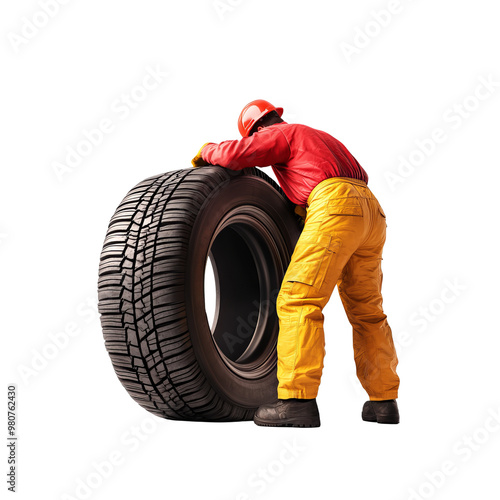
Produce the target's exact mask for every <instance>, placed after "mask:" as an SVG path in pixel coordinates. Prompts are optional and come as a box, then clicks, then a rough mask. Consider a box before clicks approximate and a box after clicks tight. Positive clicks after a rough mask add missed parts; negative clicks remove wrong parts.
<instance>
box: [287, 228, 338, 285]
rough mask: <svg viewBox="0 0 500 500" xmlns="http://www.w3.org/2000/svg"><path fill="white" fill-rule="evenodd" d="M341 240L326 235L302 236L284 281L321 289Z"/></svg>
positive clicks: (312, 234)
mask: <svg viewBox="0 0 500 500" xmlns="http://www.w3.org/2000/svg"><path fill="white" fill-rule="evenodd" d="M299 245H300V246H299ZM340 245H341V242H340V240H338V239H336V238H333V237H332V236H331V235H330V234H326V233H319V234H318V233H311V234H310V235H309V234H306V235H304V234H303V235H302V236H301V237H300V239H299V242H298V243H297V249H296V250H297V251H296V252H295V255H294V256H293V257H292V262H291V264H290V266H289V268H288V270H287V272H286V275H285V278H284V281H286V282H299V283H303V284H305V285H309V286H314V287H315V288H321V286H322V285H323V281H324V279H325V276H326V273H327V272H328V268H329V264H330V262H331V259H332V257H333V255H334V254H335V253H337V252H338V250H339V248H340Z"/></svg>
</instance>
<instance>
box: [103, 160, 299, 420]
mask: <svg viewBox="0 0 500 500" xmlns="http://www.w3.org/2000/svg"><path fill="white" fill-rule="evenodd" d="M293 209H294V206H293V204H292V203H291V202H290V201H289V200H288V199H287V198H286V197H285V195H284V194H283V192H282V190H281V189H280V188H279V186H278V185H277V184H276V183H275V182H274V181H273V180H272V179H270V178H269V177H268V176H267V175H265V174H264V173H263V172H261V171H260V170H258V169H255V168H250V169H245V170H242V171H239V172H233V171H231V170H227V169H224V168H222V167H218V166H210V167H203V168H197V169H192V168H190V169H185V170H177V171H173V172H168V173H165V174H162V175H158V176H155V177H151V178H149V179H146V180H144V181H143V182H141V183H140V184H138V185H137V186H136V187H135V188H133V189H132V190H131V191H130V192H129V193H128V195H127V196H126V197H125V198H124V200H123V201H122V203H121V204H120V205H119V207H118V209H117V210H116V213H115V214H114V216H113V217H112V219H111V222H110V224H109V228H108V232H107V235H106V239H105V242H104V248H103V250H102V254H101V260H100V267H99V285H98V291H99V312H100V314H101V324H102V329H103V333H104V339H105V346H106V348H107V350H108V353H109V355H110V357H111V361H112V364H113V367H114V369H115V371H116V374H117V375H118V378H119V379H120V381H121V383H122V384H123V386H124V387H125V388H126V390H127V391H128V393H129V394H130V395H131V396H132V398H133V399H134V400H135V401H136V402H137V403H139V404H140V405H141V406H142V407H144V408H145V409H147V410H148V411H150V412H152V413H154V414H155V415H158V416H161V417H164V418H168V419H176V420H202V421H235V420H251V419H252V418H253V414H254V411H255V409H256V408H257V407H258V406H259V405H261V404H264V403H267V402H270V401H273V400H274V399H275V398H276V387H277V378H276V340H277V335H278V319H277V315H276V311H275V302H276V295H277V293H278V290H279V288H280V285H281V281H282V279H283V275H284V273H285V271H286V268H287V266H288V263H289V260H290V257H291V254H292V252H293V248H294V247H295V243H296V241H297V239H298V237H299V235H300V231H301V224H300V219H299V218H298V217H297V216H296V215H295V214H294V210H293ZM208 258H210V259H211V262H212V267H213V269H214V275H215V281H216V289H217V304H216V319H215V321H214V325H213V326H212V328H211V327H210V326H209V324H208V320H207V315H206V312H205V295H204V279H205V267H206V263H207V259H208Z"/></svg>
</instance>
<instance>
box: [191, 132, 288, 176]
mask: <svg viewBox="0 0 500 500" xmlns="http://www.w3.org/2000/svg"><path fill="white" fill-rule="evenodd" d="M201 155H202V157H203V159H204V160H205V161H207V162H209V163H211V164H212V165H220V166H221V167H226V168H229V169H231V170H241V169H242V168H246V167H267V166H269V165H274V164H275V163H286V162H287V160H288V158H289V157H290V146H289V144H288V141H287V140H286V137H285V135H284V134H283V132H282V131H281V130H279V129H278V128H275V127H272V126H271V127H266V128H265V129H263V130H261V131H260V132H256V133H255V134H253V135H252V136H250V137H243V139H241V140H239V141H224V142H221V143H220V144H214V143H209V144H207V145H206V146H205V147H204V148H203V150H202V152H201Z"/></svg>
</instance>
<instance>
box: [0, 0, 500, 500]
mask: <svg viewBox="0 0 500 500" xmlns="http://www.w3.org/2000/svg"><path fill="white" fill-rule="evenodd" d="M41 3H42V2H37V1H34V0H22V1H21V0H18V1H16V2H2V7H1V14H0V29H1V34H2V43H1V46H0V54H1V75H2V76H1V79H0V85H1V92H0V99H1V107H0V110H1V111H0V116H1V119H2V130H1V144H2V146H1V150H0V155H1V176H2V177H1V183H0V186H1V196H0V204H1V210H0V235H1V236H0V245H1V246H0V261H1V266H2V268H1V285H0V288H1V297H0V303H1V306H2V309H1V311H2V314H1V318H2V327H1V333H2V341H3V346H2V353H3V360H2V370H5V373H3V374H2V381H3V386H2V394H4V397H3V399H4V403H2V404H5V405H6V387H7V383H15V384H17V386H18V411H19V426H18V435H19V442H18V453H19V469H18V471H19V476H18V494H17V498H22V499H33V498H39V499H68V498H84V497H87V498H92V499H94V498H96V499H97V498H139V497H141V498H148V497H150V498H165V499H167V498H189V499H194V498H205V499H214V500H215V499H217V500H221V499H222V500H234V499H237V498H240V499H243V498H252V499H254V498H255V499H268V498H269V499H271V498H272V499H275V498H291V499H299V498H346V499H360V498H372V499H374V500H378V499H381V500H382V499H383V500H390V499H395V500H396V499H400V500H403V499H413V500H415V499H418V498H439V499H453V500H456V499H469V498H484V499H490V498H491V499H493V498H500V491H499V486H498V479H495V475H496V476H497V475H498V464H499V462H500V432H499V430H500V415H499V413H500V399H499V381H500V368H499V366H500V364H499V362H498V352H499V347H500V340H499V333H500V332H499V329H498V322H497V321H496V315H497V311H498V286H497V283H498V280H499V278H500V276H499V266H498V264H497V262H498V220H497V216H498V212H499V210H498V181H499V174H498V168H499V161H498V160H499V155H498V138H499V118H498V117H499V116H500V97H499V94H500V86H499V82H500V68H499V63H498V61H499V58H498V48H499V43H500V32H499V30H498V19H499V14H500V12H499V9H498V3H497V2H493V1H492V0H474V1H472V0H470V1H459V2H457V1H456V0H455V1H453V0H441V1H439V2H436V1H434V2H431V1H430V0H418V1H417V0H414V1H410V0H401V1H400V2H398V1H397V0H393V1H389V0H381V1H365V0H362V1H357V2H348V1H319V0H318V1H314V0H312V1H309V2H304V1H300V2H299V1H291V0H287V1H285V0H281V1H265V0H222V1H221V2H219V4H218V5H219V8H217V3H215V2H213V1H211V0H192V1H189V2H188V1H185V2H181V1H180V0H177V1H160V0H145V1H141V2H139V1H124V0H122V1H118V0H107V1H102V0H101V1H98V0H86V1H83V0H72V1H71V0H70V1H66V4H65V5H62V2H60V3H56V7H54V6H53V2H48V3H49V4H51V5H52V10H51V16H50V18H49V17H48V16H47V15H44V14H43V10H42V8H41ZM57 6H58V7H57ZM49 7H50V5H49ZM49 7H46V8H47V9H49ZM388 9H391V11H392V13H389V14H388V12H389V11H388ZM49 10H50V9H49ZM56 11H57V12H56ZM381 11H383V12H382V13H381ZM41 12H42V14H40V13H41ZM44 16H45V17H44ZM32 22H36V23H37V24H38V27H37V25H33V24H31V23H32ZM367 31H368V35H366V32H367ZM348 44H350V48H349V46H348ZM148 67H149V68H150V70H151V69H154V68H157V70H158V71H160V73H168V76H162V77H159V79H160V80H161V82H160V83H158V85H157V86H156V88H155V89H151V90H148V91H146V92H145V93H144V92H142V93H141V90H140V89H139V90H137V88H136V87H137V85H140V84H141V82H142V81H143V79H144V77H145V75H146V74H147V71H148V70H147V68H148ZM488 80H489V81H490V83H489V84H488V86H489V87H490V88H489V90H487V87H485V86H484V83H481V82H482V81H483V82H484V81H488ZM134 89H135V90H134ZM131 92H135V95H136V96H140V99H141V101H140V102H133V103H132V104H133V106H134V108H133V109H132V108H131V107H130V106H128V107H125V108H124V107H123V104H120V100H121V99H122V98H123V97H122V95H123V94H125V95H126V94H130V93H131ZM476 93H477V95H478V96H479V97H480V98H477V97H475V94H476ZM257 98H264V99H268V100H270V101H271V102H273V103H275V104H276V105H281V106H283V107H284V108H285V114H284V119H285V120H287V121H289V122H297V123H305V124H308V125H310V126H313V127H316V128H321V129H324V130H326V131H328V132H329V133H331V134H332V135H334V136H336V137H337V138H338V139H340V140H341V141H342V142H343V143H344V144H345V145H346V146H347V147H348V148H349V149H350V150H351V151H352V153H353V154H354V155H355V156H356V158H357V159H358V160H359V162H360V163H361V164H362V165H363V166H364V168H365V169H366V170H367V171H368V174H369V176H370V182H369V186H370V187H371V188H372V190H373V191H374V193H375V194H376V196H377V197H378V198H379V200H380V202H381V204H382V206H383V207H384V209H385V211H386V213H387V220H388V239H387V245H386V248H385V253H384V305H385V310H386V312H387V314H388V317H389V322H390V324H391V326H392V329H393V332H394V337H395V341H396V343H397V344H398V354H399V358H400V367H399V374H400V376H401V392H400V398H399V405H400V411H401V424H400V425H399V426H382V425H377V424H370V423H365V422H362V421H361V418H360V412H361V407H362V404H363V402H364V401H365V399H366V395H365V394H364V393H363V391H362V389H361V388H360V386H359V384H358V383H357V381H356V379H355V377H354V362H353V356H352V345H351V329H350V325H349V324H348V322H347V320H346V318H345V314H344V312H343V309H342V307H341V305H340V301H339V298H338V295H337V293H336V292H335V293H334V295H333V297H332V300H331V302H330V303H329V304H328V306H327V307H326V309H325V311H324V312H325V316H326V341H327V346H326V349H327V355H326V358H325V369H324V375H323V382H322V385H321V388H320V394H319V396H318V404H319V407H320V411H321V418H322V426H321V427H320V428H319V429H310V430H302V429H270V428H260V427H257V426H255V425H254V424H253V423H252V422H242V423H234V424H203V423H183V422H175V421H168V420H162V419H159V418H157V417H154V416H151V415H149V414H148V413H147V412H146V411H145V410H143V409H142V408H140V407H139V406H138V405H137V404H136V403H135V402H134V401H133V400H132V399H131V398H130V397H129V396H128V394H127V393H126V392H125V390H124V389H123V388H122V386H121V385H120V383H119V381H118V379H117V377H116V376H115V374H114V371H113V369H112V366H111V363H110V360H109V357H108V355H107V353H106V350H105V348H104V343H103V339H102V332H101V328H100V324H99V318H98V315H97V312H96V309H95V300H96V296H97V292H96V288H97V269H98V263H99V254H100V250H101V248H102V243H103V240H104V236H105V232H106V228H107V224H108V222H109V219H110V217H111V216H112V214H113V212H114V210H115V208H116V207H117V205H118V204H119V202H120V201H121V199H122V198H123V196H124V195H125V194H126V193H127V191H128V190H129V189H131V188H132V187H133V186H134V185H135V184H137V183H138V182H139V181H141V180H142V179H144V178H146V177H148V176H151V175H154V174H158V173H161V172H164V171H167V170H174V169H180V168H189V167H190V159H191V158H192V157H193V156H194V154H195V153H196V151H197V150H198V149H199V147H200V146H201V145H202V144H203V143H205V142H207V141H214V142H217V141H221V140H224V139H232V138H237V137H238V131H237V127H236V120H237V117H238V114H239V112H240V110H241V108H242V107H243V106H244V105H245V104H246V103H247V102H249V101H251V100H253V99H257ZM117 100H118V101H117ZM120 106H121V107H120ZM460 109H462V111H460ZM120 110H121V111H120ZM459 113H462V115H460V114H459ZM103 119H107V120H108V125H109V123H111V124H112V127H111V128H112V129H113V130H111V131H110V132H109V133H106V134H104V136H103V139H102V141H101V143H100V144H98V145H96V146H95V147H93V148H92V149H91V150H90V152H88V154H87V156H86V157H85V158H84V159H83V160H82V161H81V162H80V164H78V165H76V166H74V167H72V168H71V169H69V171H64V172H63V174H61V173H60V172H59V175H58V174H57V172H56V171H55V169H54V165H55V164H56V163H57V162H59V163H64V162H65V157H66V155H67V151H68V147H70V148H75V147H77V146H78V144H79V143H80V142H81V141H82V140H83V139H84V138H85V137H84V133H85V132H84V131H85V130H86V131H91V130H92V129H95V128H96V127H98V126H99V124H100V122H101V120H103ZM435 129H441V133H440V132H437V136H439V137H440V138H441V139H440V143H439V144H434V145H433V144H431V143H430V142H429V141H430V140H431V138H432V137H433V133H434V132H433V131H434V130H435ZM440 134H441V135H440ZM416 141H421V143H422V141H423V143H424V144H427V154H425V155H424V156H423V153H418V146H417V143H416ZM402 158H406V159H407V160H408V159H411V161H412V162H413V163H414V165H413V168H411V167H410V168H408V166H406V169H402V167H401V166H400V164H401V163H402V162H403V160H402ZM398 168H399V173H398ZM266 172H267V173H270V169H266ZM391 174H393V176H392V178H390V175H391ZM396 175H399V176H400V177H399V179H398V178H396V177H394V176H396ZM394 179H396V180H397V183H396V184H395V185H394V182H395V181H394ZM72 328H73V329H75V328H76V330H74V331H72V333H73V335H72V336H71V337H69V336H68V332H69V331H71V329H72ZM65 330H66V333H63V332H65ZM57 334H59V336H58V337H57ZM54 338H61V339H62V338H65V339H66V341H65V343H64V345H63V347H60V348H59V349H58V348H57V347H54V345H55V344H54V340H53V339H54ZM61 342H62V341H61ZM49 358H50V359H49ZM27 369H30V370H32V372H27V373H28V374H29V375H26V370H27ZM23 370H24V372H23ZM23 373H24V375H23ZM2 413H3V414H4V415H5V411H3V412H2ZM495 415H496V420H495ZM3 425H6V422H5V420H3ZM136 427H139V428H140V429H141V430H140V433H139V434H137V433H136ZM3 432H5V431H3ZM134 433H135V437H134ZM287 446H291V447H292V448H293V447H295V448H294V449H295V450H296V451H295V455H294V454H292V453H291V452H285V451H283V450H286V449H287V448H286V447H287ZM3 449H4V451H3V452H2V454H1V457H0V458H1V459H2V463H3V464H5V466H3V468H2V470H3V471H5V472H6V467H7V466H6V462H7V457H6V455H7V448H6V447H5V446H4V447H3ZM110 457H111V458H117V457H120V459H119V460H118V461H115V465H114V466H113V470H112V471H110V470H109V467H108V468H107V469H101V472H100V473H98V472H96V464H99V463H101V464H102V462H104V461H109V460H110ZM284 462H287V463H284ZM443 464H445V465H443ZM97 467H98V468H99V466H98V465H97ZM443 467H444V468H445V469H446V474H445V473H442V472H439V471H441V470H442V469H443ZM103 476H106V477H103ZM2 477H3V478H5V475H3V474H2ZM266 478H267V479H266ZM84 483H90V487H88V486H87V487H84V486H82V484H84ZM1 488H2V490H3V491H6V488H7V484H6V482H5V481H4V480H2V485H1ZM245 495H247V496H245ZM2 496H3V494H2Z"/></svg>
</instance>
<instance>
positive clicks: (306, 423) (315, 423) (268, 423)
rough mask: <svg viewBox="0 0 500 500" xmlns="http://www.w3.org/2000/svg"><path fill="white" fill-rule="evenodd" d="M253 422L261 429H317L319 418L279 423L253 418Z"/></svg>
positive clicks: (281, 421) (319, 423)
mask: <svg viewBox="0 0 500 500" xmlns="http://www.w3.org/2000/svg"><path fill="white" fill-rule="evenodd" d="M253 421H254V423H255V424H256V425H260V426H261V427H319V426H320V425H321V422H320V420H319V418H318V419H317V420H316V419H315V420H311V419H307V420H293V421H287V420H280V421H279V422H274V421H269V420H262V419H260V418H258V417H254V419H253Z"/></svg>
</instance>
